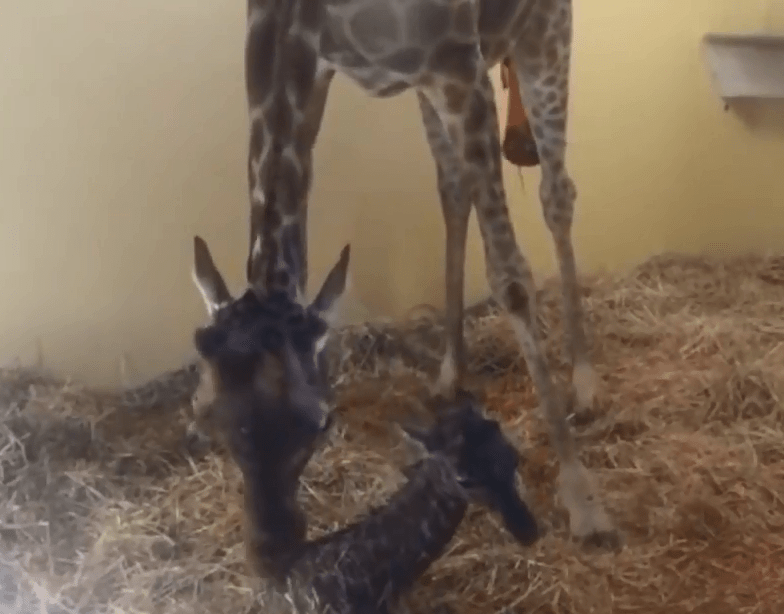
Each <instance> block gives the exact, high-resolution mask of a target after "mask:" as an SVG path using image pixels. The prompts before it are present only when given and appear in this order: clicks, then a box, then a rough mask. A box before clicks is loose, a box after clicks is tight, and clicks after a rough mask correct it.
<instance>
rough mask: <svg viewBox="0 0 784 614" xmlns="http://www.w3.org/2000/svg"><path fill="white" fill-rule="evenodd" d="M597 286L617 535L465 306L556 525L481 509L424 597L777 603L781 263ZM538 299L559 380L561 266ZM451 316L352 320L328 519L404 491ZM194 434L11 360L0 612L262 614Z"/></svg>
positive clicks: (590, 456)
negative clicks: (511, 528)
mask: <svg viewBox="0 0 784 614" xmlns="http://www.w3.org/2000/svg"><path fill="white" fill-rule="evenodd" d="M584 293H585V296H586V299H585V300H586V306H587V317H588V319H589V321H590V329H591V332H592V335H593V347H594V359H595V362H596V366H597V369H598V372H599V375H600V377H601V387H600V390H599V393H598V399H597V402H596V405H595V409H594V410H593V411H592V412H591V413H590V414H586V415H578V416H573V417H572V420H573V422H574V424H575V428H576V429H577V433H578V436H579V439H580V442H581V445H582V446H583V456H584V459H585V462H586V464H587V465H588V466H589V467H590V468H591V469H592V471H594V472H595V473H596V475H597V476H598V478H599V480H600V482H601V483H602V485H603V487H604V491H605V493H606V499H607V504H608V506H609V508H610V511H611V513H612V514H613V515H614V517H615V518H617V519H618V522H619V524H620V526H621V527H622V530H623V531H624V534H625V538H626V548H625V549H624V550H623V551H622V552H620V553H619V554H607V553H603V552H590V551H584V550H582V549H581V547H579V546H578V545H575V544H572V543H570V541H569V539H568V531H567V526H568V525H567V522H566V518H565V515H564V513H562V512H561V511H560V507H556V506H555V504H554V503H555V502H554V494H555V493H554V478H555V475H556V461H555V458H554V453H553V452H552V450H551V448H550V447H549V446H548V441H547V435H546V432H545V430H544V428H545V427H544V424H543V421H542V419H541V416H540V415H539V413H538V411H537V401H536V396H535V394H534V392H533V390H532V386H531V381H530V378H529V377H528V376H527V373H526V370H525V366H524V363H523V361H522V359H521V358H520V357H519V356H518V350H517V348H516V345H515V342H514V340H513V338H512V336H511V334H510V328H509V326H508V324H507V323H506V321H505V320H504V319H503V318H502V317H499V316H498V314H497V311H496V310H495V309H494V308H493V306H492V304H487V305H484V306H481V308H476V309H474V310H473V311H472V313H471V314H469V315H468V317H467V320H468V322H467V331H468V339H469V342H468V347H469V351H470V354H471V357H472V362H471V374H472V378H473V379H474V384H478V383H481V384H482V388H483V391H484V394H485V396H486V402H487V405H488V408H489V411H490V412H491V413H494V414H495V415H498V416H500V417H502V418H503V420H504V421H505V422H506V424H507V426H508V428H509V430H510V431H511V432H513V433H515V434H516V435H518V436H519V437H520V438H521V440H523V441H526V444H525V445H526V447H525V450H524V455H525V458H526V462H525V463H524V465H523V467H522V474H523V477H524V481H525V482H526V484H527V485H528V487H529V489H530V497H531V501H532V504H533V507H534V509H535V512H536V513H537V515H538V516H539V518H541V521H542V523H543V525H544V526H545V528H546V530H547V531H548V533H547V535H546V536H545V537H544V538H543V539H542V540H541V542H540V543H538V544H537V545H536V547H534V548H532V549H528V550H526V549H523V548H521V547H519V546H517V545H516V544H514V543H512V542H511V541H510V540H509V539H508V537H507V535H506V534H505V533H504V531H503V529H502V528H501V527H500V525H499V523H498V521H497V520H496V519H495V518H494V517H493V516H490V515H489V514H487V513H486V512H485V511H483V510H481V509H474V508H472V510H471V511H470V512H469V515H468V517H467V518H466V521H465V522H464V524H463V526H462V528H461V530H460V531H459V533H458V535H457V536H456V538H455V540H454V541H453V543H452V546H451V548H450V550H449V551H448V553H447V555H446V556H444V557H443V558H442V559H441V560H440V561H439V562H438V563H437V564H436V565H435V566H434V567H433V568H432V569H431V570H430V572H429V573H428V574H427V575H426V577H425V578H423V580H422V582H421V584H420V586H419V588H418V589H417V590H416V592H415V593H414V594H413V595H412V597H411V599H410V600H409V604H408V605H409V607H410V609H411V611H412V612H423V613H424V612H431V611H433V610H434V609H436V608H438V607H439V606H441V605H444V606H447V607H448V608H449V610H451V611H452V612H454V613H455V614H461V613H463V612H465V613H468V612H471V613H473V614H476V613H483V612H487V613H492V612H501V611H504V610H507V611H510V612H532V613H533V612H536V613H552V612H560V613H573V614H581V613H588V612H595V613H605V612H606V613H610V612H618V613H620V612H623V613H632V612H645V613H647V614H655V613H658V612H667V613H669V614H675V613H681V612H684V613H685V612H704V613H708V612H710V613H711V614H724V613H730V612H732V613H736V612H737V613H746V614H751V613H752V612H754V613H775V612H781V611H784V610H782V605H784V501H782V498H783V497H784V426H783V424H784V423H783V420H782V404H781V397H782V394H784V369H782V364H784V362H783V361H784V256H781V257H744V258H737V259H733V260H724V261H719V260H711V259H707V258H701V257H686V256H677V255H666V256H659V257H656V258H653V259H652V260H650V261H648V262H646V263H644V264H642V265H640V266H638V267H637V268H635V269H634V270H633V271H631V272H630V273H628V274H624V275H618V276H614V277H611V276H600V277H596V278H594V279H591V280H588V281H587V282H586V284H585V290H584ZM539 304H540V309H541V318H542V324H543V326H544V328H545V331H546V334H547V352H548V356H549V360H550V363H551V364H552V365H554V366H555V367H556V368H557V370H558V376H559V377H560V378H563V377H564V373H565V365H564V364H563V363H562V359H561V354H560V344H561V342H562V332H561V330H562V328H561V324H560V295H559V290H558V286H557V283H556V282H547V283H545V284H544V286H543V289H542V290H541V292H540V297H539ZM440 326H441V322H440V320H439V318H438V317H437V315H433V314H430V313H424V312H423V313H420V314H418V315H417V314H414V316H412V317H411V318H410V319H409V320H408V321H406V322H403V323H397V324H394V323H376V324H367V325H363V326H358V327H350V328H347V329H345V330H343V331H342V332H341V333H340V336H339V339H338V343H336V344H335V347H336V349H337V350H338V351H336V353H335V356H334V362H333V368H334V370H335V375H336V376H337V377H338V381H339V384H338V385H339V399H340V407H339V411H340V417H341V424H340V428H339V432H338V433H337V435H336V437H335V441H334V443H333V445H332V446H329V447H327V448H325V449H324V450H323V451H321V452H320V453H319V455H317V457H315V458H314V461H313V462H312V463H311V465H310V466H309V467H308V469H307V472H306V479H305V484H304V488H303V493H302V497H303V500H304V503H305V505H306V508H307V510H308V512H309V514H310V518H311V532H312V533H313V534H320V533H322V532H324V531H327V530H330V529H332V528H335V527H338V526H341V525H342V524H344V523H346V522H347V521H348V520H350V519H351V518H353V517H355V516H356V515H357V514H360V513H361V512H362V510H363V509H365V508H366V507H367V506H368V505H370V504H373V503H377V502H380V501H382V500H383V499H384V497H385V496H386V494H388V493H389V492H390V491H391V490H392V489H394V488H395V487H396V485H397V484H399V482H400V480H401V475H400V472H399V466H400V462H401V455H400V454H399V447H398V443H399V442H398V441H397V439H396V438H395V436H394V434H393V433H394V431H392V429H390V425H391V423H392V421H394V420H399V419H411V418H415V417H416V415H417V413H418V407H419V406H420V403H419V400H420V399H421V398H422V396H423V395H424V394H425V393H426V390H427V383H428V377H429V373H432V371H433V369H435V368H436V366H437V361H438V352H439V351H440V348H439V347H438V346H439V343H440V335H439V329H440ZM390 382H391V384H390ZM183 428H184V422H183V420H182V417H181V415H180V413H179V409H178V408H175V407H173V408H171V410H156V411H155V412H151V411H148V412H144V411H136V412H128V411H123V412H121V411H120V410H118V409H116V408H113V401H112V397H111V396H107V395H101V394H97V393H94V392H91V391H90V390H86V389H83V388H79V387H77V386H74V385H70V384H69V385H66V384H64V383H62V382H58V381H57V380H55V379H52V378H49V377H48V376H46V375H44V374H41V373H37V372H34V371H31V370H23V369H15V370H6V371H4V372H3V373H2V379H0V541H1V542H2V547H0V612H2V613H3V614H5V612H42V611H45V612H49V613H54V612H58V613H59V612H78V613H90V614H94V613H98V612H114V613H132V612H145V613H157V612H161V613H163V612H166V613H177V612H188V613H189V614H198V613H201V612H205V613H206V612H212V613H214V612H237V613H239V612H247V611H251V610H252V609H253V607H254V606H253V603H254V598H253V592H254V587H255V580H254V579H252V578H251V577H249V575H248V570H247V568H246V565H245V562H244V550H243V544H242V529H241V527H242V510H241V497H240V492H241V483H240V480H239V476H238V472H237V470H236V469H235V467H234V465H233V464H232V462H231V461H230V460H228V458H227V457H226V456H225V454H223V453H222V452H220V451H218V452H216V453H211V454H208V455H206V456H204V457H203V458H200V459H198V460H194V459H193V458H189V457H188V456H187V455H183V454H182V453H180V452H179V447H178V446H179V444H178V441H179V437H180V436H181V434H182V431H183Z"/></svg>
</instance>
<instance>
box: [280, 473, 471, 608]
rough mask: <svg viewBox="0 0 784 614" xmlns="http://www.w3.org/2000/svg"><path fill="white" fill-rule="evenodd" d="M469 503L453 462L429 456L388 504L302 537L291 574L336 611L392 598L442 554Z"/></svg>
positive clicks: (383, 601) (408, 587)
mask: <svg viewBox="0 0 784 614" xmlns="http://www.w3.org/2000/svg"><path fill="white" fill-rule="evenodd" d="M467 507H468V501H467V499H466V496H465V493H464V491H463V490H462V488H461V487H460V486H459V484H458V482H457V478H456V475H455V471H454V468H453V467H452V465H451V464H450V463H449V461H447V460H446V459H445V458H443V457H431V458H429V459H427V460H425V461H423V462H421V463H420V464H419V465H418V466H417V467H416V468H414V469H413V470H412V471H411V472H410V473H409V479H408V481H407V483H406V484H405V485H404V486H403V487H402V488H401V489H400V490H399V491H398V492H397V493H395V494H394V495H393V496H392V498H391V499H390V500H389V501H388V502H387V503H386V504H384V505H382V506H379V507H377V508H375V509H373V510H371V511H370V512H368V513H367V515H366V516H365V517H364V518H363V519H361V520H360V521H358V522H356V523H354V524H352V525H350V526H348V527H346V528H344V529H342V530H340V531H337V532H335V533H331V534H328V535H325V536H324V537H322V538H320V539H317V540H314V541H311V542H308V543H306V544H304V545H303V549H302V552H301V554H300V555H299V557H298V559H297V560H296V562H294V564H293V565H292V567H291V578H292V580H293V582H294V585H295V586H297V588H298V590H301V588H303V587H307V588H309V589H310V590H311V591H312V592H313V593H315V595H316V596H317V598H318V600H319V602H320V603H321V604H322V606H331V607H332V608H333V610H335V611H336V612H338V613H341V612H353V611H356V609H357V607H358V606H360V605H362V604H363V603H365V600H368V599H369V600H370V602H372V603H373V604H376V603H389V604H390V605H391V604H393V603H394V602H395V600H397V599H398V597H400V596H401V595H402V594H403V593H405V592H406V591H407V590H409V589H410V588H411V587H412V586H413V584H414V583H415V582H416V581H417V579H418V578H419V577H421V575H422V574H423V573H424V572H425V571H426V570H427V569H428V567H429V566H430V565H431V564H432V563H433V562H434V561H435V560H437V559H438V558H439V557H440V556H441V555H442V554H443V552H444V550H445V549H446V547H447V545H448V544H449V542H450V541H451V540H452V537H453V536H454V534H455V533H456V531H457V529H458V527H459V526H460V523H461V522H462V520H463V517H464V515H465V512H466V509H467Z"/></svg>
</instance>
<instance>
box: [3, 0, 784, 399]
mask: <svg viewBox="0 0 784 614" xmlns="http://www.w3.org/2000/svg"><path fill="white" fill-rule="evenodd" d="M575 4H576V23H575V31H576V32H575V39H576V40H575V52H574V65H573V73H572V81H573V93H572V98H571V108H572V111H571V122H570V134H569V139H570V142H571V152H570V154H569V163H570V166H571V169H572V173H573V175H574V178H575V180H576V182H577V185H578V189H579V194H580V195H579V200H578V213H577V217H576V223H575V231H574V234H575V241H576V248H577V252H578V258H579V260H580V263H581V265H582V269H583V270H586V271H587V270H591V269H595V268H597V267H620V266H626V265H628V264H630V263H631V262H633V261H636V260H640V259H642V258H644V257H646V256H648V255H650V254H651V253H653V252H658V251H661V250H665V249H676V250H703V249H709V250H712V251H719V250H728V251H734V250H744V249H748V248H768V247H771V248H782V247H784V181H782V169H784V136H782V128H781V126H782V125H784V120H783V119H782V117H784V112H783V111H777V112H766V114H765V115H764V116H762V115H760V112H758V111H755V112H756V113H757V115H758V116H757V118H756V119H757V121H758V123H759V124H760V125H761V127H760V128H757V129H756V131H753V130H752V129H750V128H749V127H748V126H746V125H744V124H743V123H742V122H741V121H740V120H739V119H738V118H737V116H736V115H735V114H733V113H732V112H730V113H726V114H725V113H724V112H723V110H722V104H721V102H720V101H719V99H718V98H717V97H716V96H715V94H714V92H713V90H712V89H711V85H710V81H709V78H708V76H707V72H706V70H705V68H704V65H703V61H702V58H701V56H700V54H699V41H700V38H701V36H702V34H703V33H704V32H705V31H708V30H725V29H729V30H745V29H756V28H760V27H766V26H767V27H784V8H782V6H781V5H782V3H781V2H775V1H774V0H764V1H760V2H736V1H734V0H692V1H691V2H684V1H683V0H667V1H664V0H658V1H657V2H630V1H629V0H598V1H595V2H588V1H585V0H576V2H575ZM244 13H245V9H244V6H243V3H242V2H235V3H221V2H190V1H189V2H185V1H182V0H168V1H167V2H159V1H157V0H138V1H137V2H133V3H127V2H118V1H107V0H77V1H76V2H69V3H64V2H62V1H61V0H42V1H40V2H36V3H31V2H27V3H24V2H20V3H15V5H14V7H13V9H11V10H7V11H4V12H3V18H2V20H0V94H1V96H2V97H1V100H2V106H1V107H0V108H1V109H2V111H1V113H0V144H1V145H0V262H2V263H3V265H2V268H0V287H2V288H3V289H4V291H3V293H2V300H0V339H2V345H1V347H2V350H1V351H0V359H3V360H8V359H12V358H14V357H20V358H21V359H22V360H23V361H30V360H33V359H35V358H36V357H37V356H38V354H39V352H40V353H41V354H42V356H43V358H44V360H45V363H46V364H47V365H49V366H51V367H53V368H55V369H57V370H59V371H60V372H62V373H65V374H72V375H74V376H76V377H78V378H82V379H85V380H87V381H90V382H95V383H103V384H110V385H111V384H117V383H119V381H120V376H119V372H118V362H119V360H120V357H121V356H126V357H127V358H128V359H129V365H130V371H129V374H128V377H129V379H130V381H138V379H139V378H141V377H144V376H149V375H151V374H154V373H156V372H158V371H160V370H162V369H164V368H169V367H173V366H176V365H177V364H178V363H179V362H180V361H181V360H182V359H183V358H184V357H185V356H186V355H189V354H190V352H191V349H190V348H191V341H190V337H191V331H192V329H193V326H194V325H195V324H196V323H198V322H199V321H201V319H202V317H203V313H202V305H201V302H200V299H199V297H198V295H197V293H196V291H195V289H194V288H192V286H191V282H190V277H189V270H190V257H191V249H192V247H191V245H192V244H191V237H192V235H193V234H194V233H200V234H202V235H203V236H204V237H205V238H206V239H207V240H208V241H209V243H210V246H211V247H212V249H213V253H214V254H215V256H216V259H217V261H218V263H219V265H220V266H221V267H222V268H223V269H224V271H226V272H227V273H228V277H229V278H230V280H231V281H232V283H233V284H234V285H235V286H236V287H239V285H240V282H241V280H242V270H243V265H244V258H245V250H246V240H247V239H246V230H245V223H246V209H247V201H246V191H245V190H246V188H245V170H244V169H245V159H244V158H245V150H246V115H245V101H244V93H243V76H242V72H243V70H242V45H243V36H244ZM495 77H496V78H497V77H498V73H497V71H496V74H495ZM496 83H497V81H496ZM499 101H500V105H501V112H502V117H505V110H506V102H505V96H500V97H499ZM777 113H778V116H777V115H776V114H777ZM316 158H317V160H316V179H315V186H314V190H313V195H312V206H311V214H310V237H311V247H310V254H311V260H312V265H311V281H312V282H313V283H319V282H320V281H321V278H322V276H323V275H324V273H325V271H326V269H327V268H328V267H329V266H331V265H332V263H333V262H334V260H335V258H336V257H337V255H338V252H339V249H340V247H341V246H342V245H343V244H344V243H345V242H346V241H351V242H352V244H353V250H352V268H353V275H354V292H355V295H356V297H358V299H359V300H360V301H361V303H363V304H364V306H365V307H366V308H367V310H369V311H370V312H371V313H373V314H389V315H395V314H399V313H400V312H401V311H403V310H404V309H405V308H406V307H408V306H410V305H412V304H415V303H418V302H423V301H427V302H432V303H435V304H440V303H441V301H442V300H443V299H442V297H443V289H442V281H441V280H442V277H443V274H442V263H443V230H442V226H441V224H442V223H441V217H440V215H441V214H440V210H439V206H438V202H437V196H436V191H435V185H434V171H433V166H432V162H431V161H430V158H429V154H428V150H427V147H426V145H425V141H424V137H423V135H422V131H421V130H420V126H419V118H418V112H417V107H416V103H415V99H414V96H413V95H412V94H407V95H405V96H402V97H399V98H397V99H394V100H391V101H390V100H371V99H369V98H366V97H364V96H363V95H362V94H361V93H360V92H359V91H358V90H357V89H356V88H355V87H354V86H353V85H351V84H350V83H348V82H347V81H345V80H344V79H342V78H339V79H338V81H337V82H336V84H335V86H334V87H333V91H332V95H331V99H330V102H329V105H328V108H327V114H326V120H325V126H324V129H323V132H322V136H321V140H320V142H319V145H318V148H317V151H316ZM505 172H506V180H507V188H508V193H509V198H510V204H511V207H512V209H513V212H514V216H515V224H516V227H517V229H518V236H519V238H520V240H521V243H522V245H523V248H524V251H525V252H526V253H527V254H528V255H530V257H531V260H532V262H533V264H534V266H535V268H536V270H537V272H538V273H543V274H547V273H550V272H552V271H554V263H553V256H552V248H551V243H550V237H549V235H548V233H547V231H546V229H545V227H544V225H543V223H542V218H541V213H540V211H539V207H538V199H537V197H536V195H537V193H538V179H539V178H538V172H537V171H535V170H534V171H526V172H524V173H523V175H524V180H525V184H526V190H525V192H523V191H522V190H521V187H520V179H519V177H518V176H517V173H516V170H515V169H514V168H512V167H507V168H506V169H505ZM470 242H471V247H470V249H471V251H470V259H469V263H468V270H467V275H468V280H467V295H468V297H467V298H468V299H469V300H473V299H475V298H478V297H480V296H482V295H484V294H485V287H486V286H485V281H484V263H483V258H482V255H481V249H480V243H479V240H478V233H477V232H476V228H475V227H473V228H472V232H471V237H470ZM357 309H358V308H357ZM357 309H355V310H354V312H353V317H359V316H360V315H361V314H360V313H359V311H358V310H357Z"/></svg>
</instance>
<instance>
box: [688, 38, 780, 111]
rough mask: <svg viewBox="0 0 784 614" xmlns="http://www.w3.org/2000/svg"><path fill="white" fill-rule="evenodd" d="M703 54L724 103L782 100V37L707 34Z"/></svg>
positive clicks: (704, 39)
mask: <svg viewBox="0 0 784 614" xmlns="http://www.w3.org/2000/svg"><path fill="white" fill-rule="evenodd" d="M703 50H704V52H705V58H706V60H707V62H708V66H709V68H710V71H711V74H712V78H713V83H714V86H715V87H716V89H717V90H718V93H719V96H721V98H723V99H724V100H725V101H727V102H728V101H730V100H734V99H744V98H745V99H754V98H756V99H768V100H777V99H784V34H770V33H748V34H740V33H718V32H711V33H708V34H706V35H705V36H704V38H703Z"/></svg>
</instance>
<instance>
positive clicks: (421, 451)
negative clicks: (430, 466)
mask: <svg viewBox="0 0 784 614" xmlns="http://www.w3.org/2000/svg"><path fill="white" fill-rule="evenodd" d="M395 427H396V430H397V431H398V433H399V435H400V438H401V439H402V440H403V449H404V455H405V458H406V464H407V465H413V464H414V463H417V462H419V461H420V460H423V459H425V458H427V457H428V456H430V452H429V451H428V449H427V446H426V445H425V439H426V433H425V432H424V431H422V430H420V429H416V428H414V427H410V426H401V425H399V424H396V425H395Z"/></svg>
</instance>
